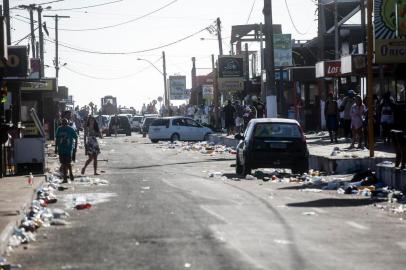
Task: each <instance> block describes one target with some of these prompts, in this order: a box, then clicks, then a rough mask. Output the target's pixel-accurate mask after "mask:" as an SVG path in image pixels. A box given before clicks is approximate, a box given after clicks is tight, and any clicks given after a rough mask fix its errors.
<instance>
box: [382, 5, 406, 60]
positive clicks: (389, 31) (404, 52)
mask: <svg viewBox="0 0 406 270" xmlns="http://www.w3.org/2000/svg"><path fill="white" fill-rule="evenodd" d="M405 6H406V1H404V0H375V2H374V34H375V63H379V64H390V63H406V36H402V35H400V34H401V33H402V32H404V29H405V28H404V27H406V22H405V16H406V7H405Z"/></svg>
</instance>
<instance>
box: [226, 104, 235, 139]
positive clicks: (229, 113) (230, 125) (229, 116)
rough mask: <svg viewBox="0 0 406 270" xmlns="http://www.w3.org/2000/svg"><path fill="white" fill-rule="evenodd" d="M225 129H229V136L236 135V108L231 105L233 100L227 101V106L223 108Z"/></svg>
mask: <svg viewBox="0 0 406 270" xmlns="http://www.w3.org/2000/svg"><path fill="white" fill-rule="evenodd" d="M223 112H224V120H225V128H226V129H227V136H228V135H233V134H234V126H235V108H234V106H233V105H232V104H231V100H227V105H226V106H224V108H223Z"/></svg>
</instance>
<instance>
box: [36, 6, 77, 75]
mask: <svg viewBox="0 0 406 270" xmlns="http://www.w3.org/2000/svg"><path fill="white" fill-rule="evenodd" d="M44 17H47V18H54V20H55V77H56V78H58V77H59V51H58V42H59V41H58V40H59V39H58V21H59V19H67V18H70V17H69V16H59V15H58V14H56V15H53V16H52V15H45V16H44ZM40 27H42V25H41V26H40Z"/></svg>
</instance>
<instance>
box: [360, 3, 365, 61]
mask: <svg viewBox="0 0 406 270" xmlns="http://www.w3.org/2000/svg"><path fill="white" fill-rule="evenodd" d="M359 8H360V10H361V36H362V50H363V51H362V52H360V53H365V40H366V38H365V37H366V27H365V0H360V4H359Z"/></svg>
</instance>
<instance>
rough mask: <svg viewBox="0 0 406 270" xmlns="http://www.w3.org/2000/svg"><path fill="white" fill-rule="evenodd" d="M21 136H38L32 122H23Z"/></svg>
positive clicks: (37, 131)
mask: <svg viewBox="0 0 406 270" xmlns="http://www.w3.org/2000/svg"><path fill="white" fill-rule="evenodd" d="M23 126H24V129H23V135H24V136H38V135H39V130H38V128H37V126H36V125H35V123H34V122H23Z"/></svg>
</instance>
